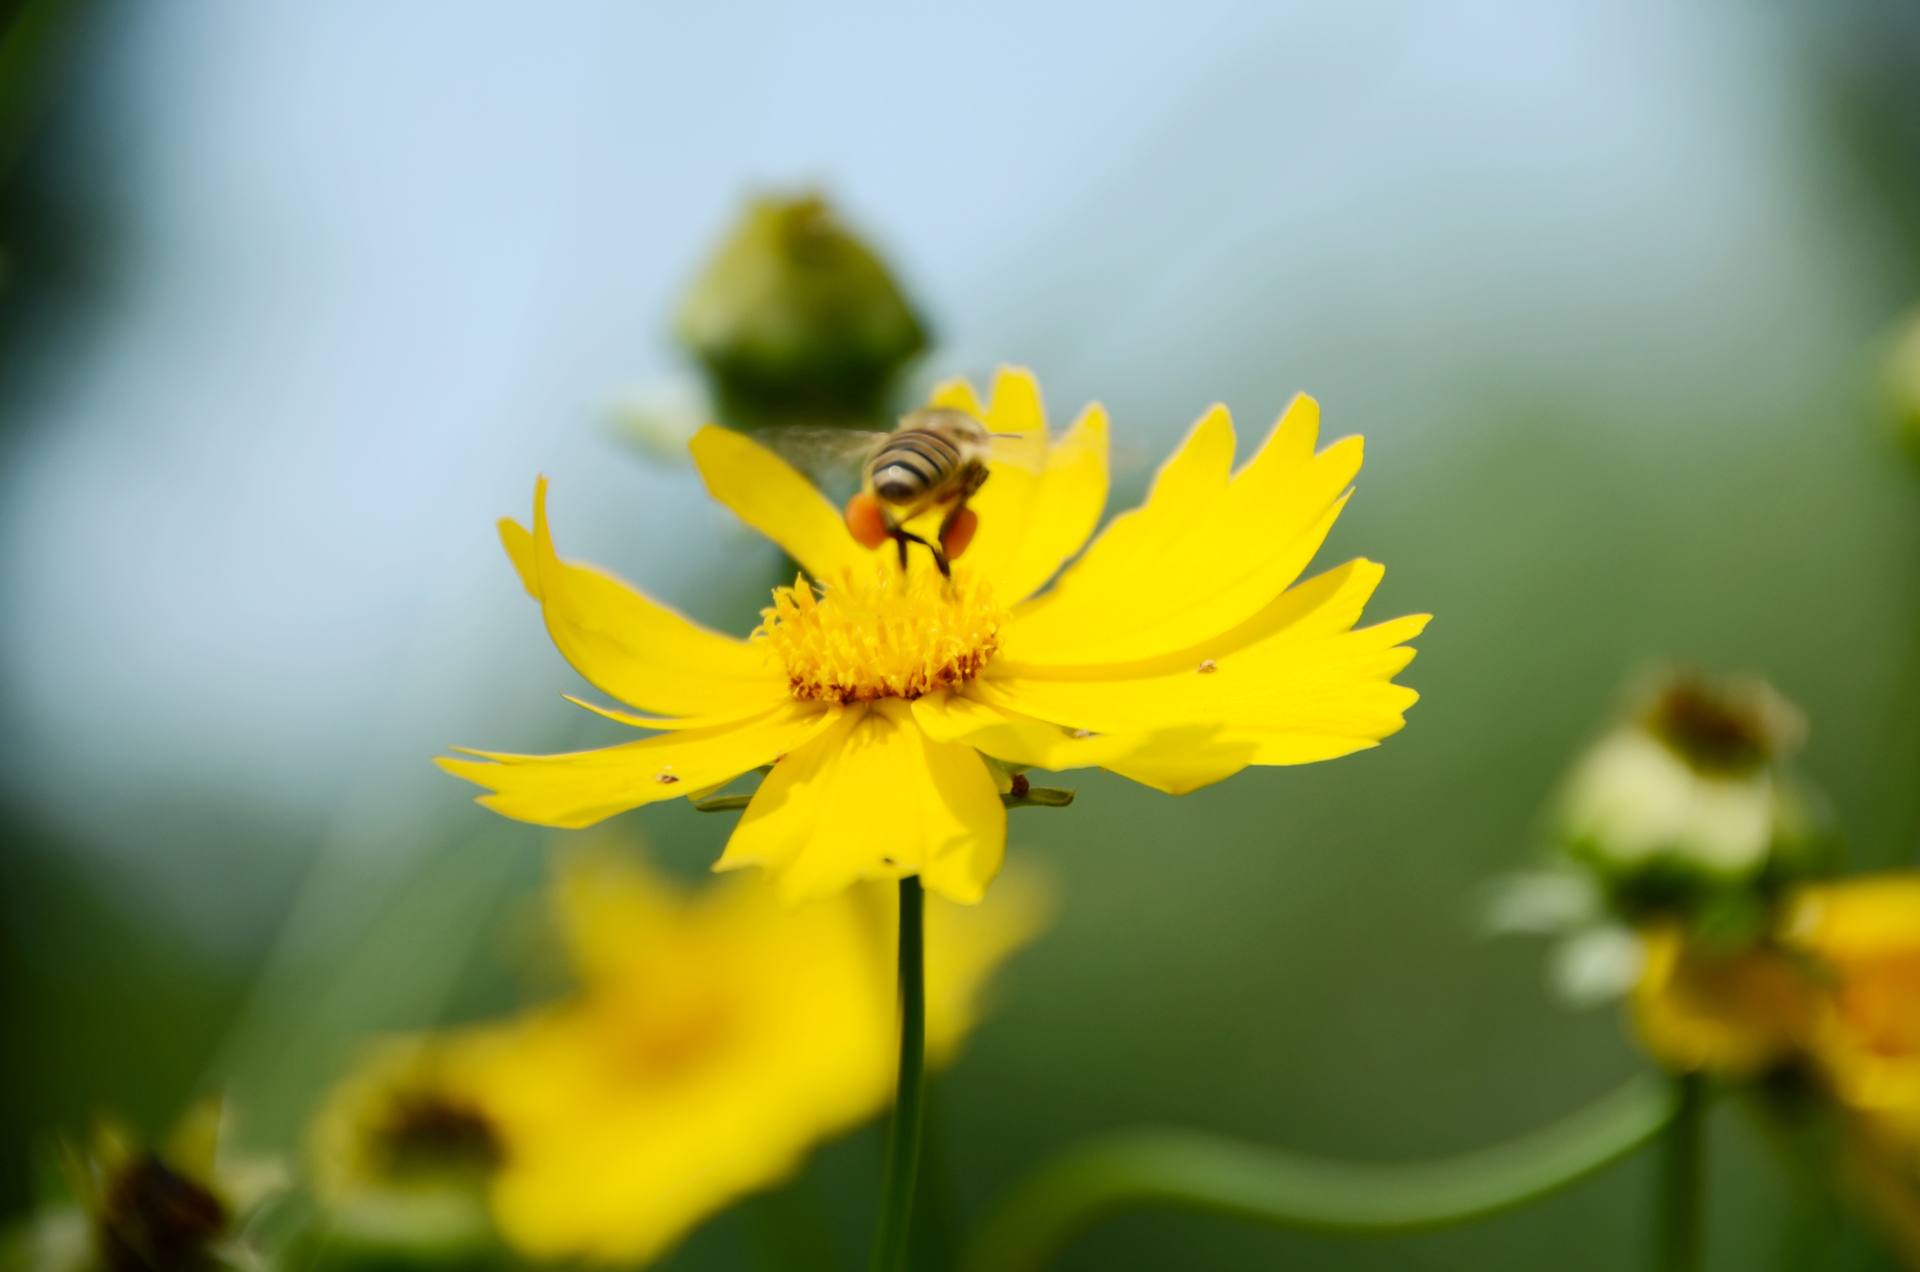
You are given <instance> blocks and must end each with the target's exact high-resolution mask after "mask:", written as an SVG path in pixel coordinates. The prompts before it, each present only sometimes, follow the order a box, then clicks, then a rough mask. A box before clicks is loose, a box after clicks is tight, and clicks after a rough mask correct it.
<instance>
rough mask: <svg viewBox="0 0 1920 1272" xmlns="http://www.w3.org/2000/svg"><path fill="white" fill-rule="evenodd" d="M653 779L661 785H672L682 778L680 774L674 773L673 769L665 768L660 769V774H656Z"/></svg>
mask: <svg viewBox="0 0 1920 1272" xmlns="http://www.w3.org/2000/svg"><path fill="white" fill-rule="evenodd" d="M653 780H654V781H656V782H658V783H660V785H662V786H672V785H673V784H674V783H675V782H677V781H679V780H680V778H679V776H678V775H676V774H675V773H674V771H673V770H672V769H670V768H663V769H661V770H660V772H659V775H658V776H656V777H655V778H654V779H653Z"/></svg>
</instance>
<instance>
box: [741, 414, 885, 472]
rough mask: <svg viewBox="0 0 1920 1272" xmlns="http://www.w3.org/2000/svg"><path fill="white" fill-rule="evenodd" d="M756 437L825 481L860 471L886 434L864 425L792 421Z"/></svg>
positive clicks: (757, 433)
mask: <svg viewBox="0 0 1920 1272" xmlns="http://www.w3.org/2000/svg"><path fill="white" fill-rule="evenodd" d="M753 436H754V437H755V439H757V440H758V441H761V442H764V443H765V444H766V445H767V446H768V447H770V448H771V449H772V450H773V451H774V452H775V453H776V454H778V455H779V456H780V457H781V458H782V459H784V460H786V461H787V462H788V463H789V464H792V465H793V466H794V467H795V468H798V469H799V470H800V471H801V472H803V473H805V474H807V475H808V476H809V477H811V478H813V479H814V481H815V482H818V483H825V482H826V481H829V480H832V479H836V478H845V477H848V476H851V475H854V474H857V473H858V472H859V471H860V466H861V465H862V464H864V463H865V462H866V459H867V456H869V455H871V454H873V451H874V448H875V447H876V446H878V445H879V444H880V443H881V442H882V441H884V440H885V439H886V436H887V435H886V434H885V433H882V432H874V431H872V430H870V429H864V428H834V427H831V426H821V427H814V426H811V425H804V424H791V425H781V426H779V427H777V428H765V429H760V430H758V431H757V432H755V433H754V435H753Z"/></svg>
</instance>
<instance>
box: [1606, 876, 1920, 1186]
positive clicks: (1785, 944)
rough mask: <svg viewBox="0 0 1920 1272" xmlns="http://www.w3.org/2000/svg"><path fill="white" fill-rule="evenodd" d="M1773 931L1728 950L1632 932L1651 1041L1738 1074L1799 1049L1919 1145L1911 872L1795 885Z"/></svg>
mask: <svg viewBox="0 0 1920 1272" xmlns="http://www.w3.org/2000/svg"><path fill="white" fill-rule="evenodd" d="M1773 929H1774V930H1773V931H1771V932H1770V933H1769V934H1767V936H1766V939H1763V940H1760V941H1757V942H1754V943H1750V944H1746V945H1742V946H1738V947H1735V948H1730V949H1722V948H1716V947H1715V946H1713V945H1711V944H1709V943H1705V942H1702V941H1700V940H1698V939H1695V938H1691V937H1688V936H1687V935H1685V934H1684V933H1683V931H1682V929H1681V928H1680V927H1679V926H1678V925H1673V924H1659V925H1653V926H1649V927H1647V928H1645V929H1643V930H1642V932H1641V940H1642V949H1643V951H1644V955H1645V957H1644V963H1643V970H1642V973H1641V977H1640V981H1639V984H1638V985H1637V986H1636V987H1635V991H1634V999H1633V1013H1634V1020H1635V1023H1636V1025H1637V1026H1638V1028H1639V1032H1640V1035H1641V1038H1642V1039H1643V1041H1645V1042H1646V1044H1647V1047H1648V1049H1649V1050H1650V1051H1652V1052H1653V1053H1654V1054H1655V1055H1656V1056H1657V1057H1658V1058H1659V1059H1660V1060H1661V1061H1662V1062H1663V1063H1665V1064H1667V1065H1668V1066H1669V1067H1671V1068H1675V1069H1684V1070H1692V1069H1709V1070H1713V1071H1716V1072H1721V1073H1729V1074H1735V1075H1744V1074H1752V1073H1755V1072H1757V1071H1759V1070H1762V1069H1765V1068H1767V1067H1769V1066H1771V1065H1774V1064H1776V1063H1780V1062H1783V1061H1785V1060H1788V1059H1792V1058H1800V1059H1803V1060H1805V1061H1806V1062H1807V1063H1808V1064H1810V1065H1811V1066H1812V1068H1813V1070H1814V1072H1815V1073H1816V1075H1817V1076H1818V1077H1819V1078H1820V1079H1821V1080H1822V1082H1823V1084H1824V1085H1825V1086H1826V1087H1827V1088H1828V1090H1829V1091H1830V1092H1831V1093H1832V1095H1833V1096H1834V1098H1835V1099H1836V1100H1837V1101H1838V1102H1839V1103H1840V1104H1841V1105H1843V1106H1844V1107H1846V1108H1847V1109H1849V1110H1851V1111H1853V1112H1855V1113H1858V1114H1860V1115H1862V1116H1864V1117H1867V1118H1869V1119H1870V1120H1872V1121H1873V1122H1874V1123H1875V1124H1876V1126H1878V1127H1879V1128H1880V1130H1882V1131H1883V1132H1886V1133H1889V1134H1891V1135H1893V1136H1895V1137H1896V1138H1900V1139H1904V1140H1908V1141H1910V1142H1911V1143H1912V1144H1913V1145H1914V1147H1915V1149H1916V1150H1920V872H1905V873H1899V874H1884V875H1867V876H1862V877H1859V878H1853V879H1842V880H1836V881H1831V882H1824V883H1813V884H1804V885H1801V886H1800V887H1798V888H1796V889H1795V890H1794V891H1793V892H1792V893H1791V894H1789V895H1788V897H1787V898H1786V899H1785V901H1784V902H1783V903H1782V905H1781V909H1780V917H1779V919H1778V921H1777V922H1776V923H1775V924H1774V925H1773Z"/></svg>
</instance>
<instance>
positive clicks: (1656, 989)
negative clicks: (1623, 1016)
mask: <svg viewBox="0 0 1920 1272" xmlns="http://www.w3.org/2000/svg"><path fill="white" fill-rule="evenodd" d="M1641 945H1642V951H1643V955H1644V958H1643V962H1642V966H1641V972H1640V979H1639V982H1638V983H1637V984H1636V985H1635V986H1634V991H1633V997H1632V1000H1631V1003H1630V1007H1631V1012H1632V1018H1633V1023H1634V1027H1635V1030H1636V1032H1638V1034H1639V1036H1640V1040H1641V1042H1642V1043H1643V1044H1644V1045H1645V1046H1646V1048H1647V1050H1648V1051H1649V1052H1651V1053H1652V1054H1653V1056H1654V1058H1655V1059H1657V1060H1659V1061H1660V1063H1662V1064H1663V1065H1665V1066H1667V1067H1668V1068H1669V1069H1673V1070H1677V1071H1681V1072H1697V1071H1703V1070H1704V1071H1707V1072H1711V1073H1718V1074H1723V1075H1729V1076H1738V1077H1746V1076H1752V1075H1754V1074H1757V1073H1759V1072H1761V1071H1763V1070H1765V1069H1768V1068H1771V1067H1772V1066H1774V1065H1775V1064H1778V1063H1780V1062H1782V1061H1783V1060H1785V1059H1786V1058H1787V1057H1788V1056H1789V1055H1791V1054H1792V1051H1793V1048H1794V1046H1795V1045H1796V1044H1797V1043H1798V1042H1799V1040H1800V1039H1801V1037H1802V1036H1803V1035H1804V1033H1805V1031H1806V1027H1807V1022H1808V1021H1809V1019H1810V1018H1811V1013H1812V1011H1813V1001H1812V999H1813V988H1814V987H1813V984H1812V982H1811V981H1810V980H1809V979H1808V978H1807V976H1806V974H1805V972H1804V970H1803V969H1802V967H1801V966H1800V965H1799V964H1798V963H1797V962H1795V961H1794V960H1793V959H1791V958H1789V957H1787V956H1786V955H1785V954H1783V953H1781V952H1780V951H1778V950H1775V949H1772V948H1770V947H1768V946H1765V945H1759V946H1752V947H1748V948H1743V949H1737V950H1714V949H1711V948H1707V947H1703V946H1702V945H1700V944H1699V943H1698V942H1696V941H1691V940H1689V939H1688V938H1687V937H1686V936H1685V935H1684V934H1683V933H1682V932H1681V930H1680V929H1679V928H1678V927H1675V926H1672V925H1660V926H1656V927H1652V928H1649V929H1647V930H1645V931H1643V932H1642V933H1641Z"/></svg>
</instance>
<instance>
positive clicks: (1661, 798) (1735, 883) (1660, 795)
mask: <svg viewBox="0 0 1920 1272" xmlns="http://www.w3.org/2000/svg"><path fill="white" fill-rule="evenodd" d="M1803 733H1804V725H1803V724H1802V722H1801V719H1800V716H1799V713H1798V712H1797V711H1795V710H1794V708H1793V707H1792V705H1791V704H1789V703H1788V702H1787V701H1786V700H1785V699H1784V698H1782V697H1781V696H1780V695H1779V694H1778V693H1776V692H1775V691H1774V690H1773V688H1772V687H1771V686H1769V685H1767V684H1766V683H1764V682H1763V681H1759V680H1735V679H1726V680H1712V679H1708V678H1705V677H1701V676H1695V675H1684V674H1676V675H1668V676H1664V677H1661V678H1660V679H1659V680H1658V681H1657V682H1656V683H1655V684H1654V685H1653V686H1652V687H1651V688H1649V689H1648V690H1646V691H1644V692H1643V694H1642V695H1641V697H1640V700H1639V701H1638V702H1637V704H1636V705H1635V706H1634V708H1633V709H1632V710H1631V711H1630V712H1629V713H1628V715H1627V717H1626V718H1625V719H1624V720H1622V721H1621V723H1619V724H1618V725H1616V726H1615V727H1614V728H1613V729H1612V730H1611V731H1609V732H1608V733H1607V734H1606V735H1605V736H1604V737H1602V738H1601V739H1600V740H1599V741H1598V742H1596V743H1595V744H1594V745H1593V746H1592V747H1591V748H1590V749H1589V750H1588V751H1587V753H1586V754H1585V755H1584V756H1583V757H1582V758H1581V759H1580V760H1579V762H1578V763H1577V764H1576V765H1575V767H1574V770H1573V772H1572V774H1571V775H1570V777H1569V779H1568V782H1567V787H1566V790H1565V793H1564V796H1563V799H1562V802H1561V807H1560V813H1559V818H1558V822H1557V826H1556V835H1557V837H1558V839H1559V841H1560V843H1561V845H1562V846H1563V847H1564V848H1565V849H1566V851H1567V852H1568V853H1569V854H1570V855H1571V856H1572V857H1573V859H1574V860H1575V861H1577V862H1579V863H1580V864H1581V865H1583V866H1584V867H1585V868H1587V869H1589V870H1591V871H1592V872H1593V873H1594V874H1595V876H1596V877H1597V878H1598V880H1599V881H1600V882H1601V883H1602V885H1603V887H1604V888H1605V890H1606V891H1607V893H1608V895H1609V898H1610V900H1611V901H1612V903H1613V904H1614V905H1615V907H1616V908H1617V909H1619V910H1620V911H1621V913H1622V915H1623V917H1624V918H1626V919H1627V920H1629V921H1639V920H1642V919H1645V918H1648V917H1650V916H1653V915H1665V916H1672V915H1674V914H1676V913H1678V914H1681V915H1682V916H1683V917H1687V918H1689V919H1691V920H1694V921H1698V922H1709V923H1711V922H1716V921H1721V920H1725V921H1729V922H1744V921H1746V920H1747V919H1748V918H1751V917H1752V916H1751V915H1749V914H1744V913H1743V914H1739V915H1733V914H1725V915H1722V914H1716V913H1715V910H1716V908H1717V907H1725V906H1729V905H1731V906H1733V907H1735V908H1736V909H1741V908H1742V906H1743V903H1742V901H1741V898H1743V897H1746V896H1749V895H1750V894H1754V893H1756V892H1765V891H1766V890H1767V888H1768V887H1769V885H1770V883H1771V881H1774V880H1778V879H1790V878H1794V877H1800V876H1804V875H1805V874H1807V873H1808V872H1809V871H1810V870H1811V869H1812V868H1813V867H1814V866H1815V864H1816V855H1815V849H1816V844H1817V837H1816V834H1815V827H1814V822H1813V816H1812V813H1811V809H1810V804H1809V800H1808V796H1807V794H1806V792H1805V790H1804V788H1803V787H1802V786H1801V785H1800V783H1799V782H1798V780H1797V779H1796V778H1795V776H1794V775H1793V773H1792V771H1791V769H1790V768H1789V766H1788V760H1789V758H1790V757H1791V756H1792V754H1793V753H1794V751H1795V750H1797V748H1798V746H1799V743H1800V739H1801V737H1802V735H1803Z"/></svg>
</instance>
